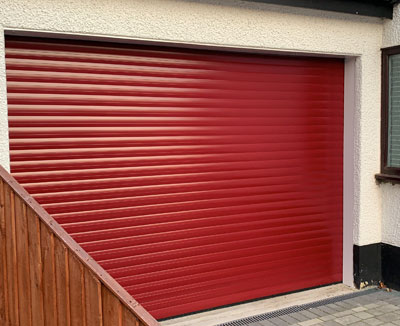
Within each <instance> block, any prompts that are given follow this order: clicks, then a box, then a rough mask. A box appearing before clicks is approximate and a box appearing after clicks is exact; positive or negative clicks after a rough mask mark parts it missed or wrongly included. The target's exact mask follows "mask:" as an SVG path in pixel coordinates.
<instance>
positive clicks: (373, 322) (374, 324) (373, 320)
mask: <svg viewBox="0 0 400 326" xmlns="http://www.w3.org/2000/svg"><path fill="white" fill-rule="evenodd" d="M363 323H365V324H366V325H371V326H378V325H382V324H383V321H382V320H379V319H378V318H370V319H365V320H363Z"/></svg>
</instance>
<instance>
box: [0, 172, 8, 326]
mask: <svg viewBox="0 0 400 326" xmlns="http://www.w3.org/2000/svg"><path fill="white" fill-rule="evenodd" d="M4 187H5V184H4V182H3V180H1V179H0V325H6V324H7V323H8V321H9V319H8V293H7V288H8V284H7V260H6V216H5V199H4Z"/></svg>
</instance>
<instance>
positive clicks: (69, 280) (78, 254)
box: [0, 166, 159, 326]
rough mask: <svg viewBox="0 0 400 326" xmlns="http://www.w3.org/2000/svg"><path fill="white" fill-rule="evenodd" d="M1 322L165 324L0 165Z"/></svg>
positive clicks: (23, 325)
mask: <svg viewBox="0 0 400 326" xmlns="http://www.w3.org/2000/svg"><path fill="white" fill-rule="evenodd" d="M0 325H7V326H8V325H10V326H45V325H46V326H56V325H58V326H109V325H110V326H111V325H112V326H122V325H124V326H125V325H126V326H145V325H147V326H156V325H159V324H158V322H157V321H156V320H155V319H154V318H153V317H152V316H151V315H150V314H149V313H148V312H147V311H146V310H145V309H144V308H143V307H142V306H141V305H139V304H138V303H137V302H136V301H135V300H134V299H133V298H132V297H131V295H130V294H129V293H127V292H126V291H125V290H124V289H123V288H122V287H121V286H120V285H119V284H118V283H117V282H116V281H115V280H114V279H113V278H112V277H111V276H110V275H109V274H108V273H107V272H106V271H105V270H104V269H103V268H101V267H100V266H99V265H98V264H97V263H96V262H95V261H94V260H93V259H92V258H91V257H90V256H89V255H88V254H87V253H86V252H85V251H84V250H83V249H82V248H81V247H80V246H79V245H78V244H77V243H76V242H75V241H74V240H73V239H72V238H71V237H70V236H69V235H68V234H67V233H66V232H65V231H64V229H63V228H61V226H60V225H59V224H58V223H57V222H56V221H55V220H54V219H53V218H52V217H51V216H50V215H49V214H48V213H47V212H46V211H45V210H44V209H43V208H42V207H41V206H40V205H39V204H38V203H37V202H36V201H35V200H34V199H33V198H32V197H31V196H30V195H29V194H28V193H27V192H26V191H25V190H24V189H23V188H22V187H21V186H20V185H19V184H18V183H17V182H16V181H15V179H14V178H13V177H12V176H10V174H9V173H8V172H7V171H5V170H4V169H3V168H2V167H1V166H0Z"/></svg>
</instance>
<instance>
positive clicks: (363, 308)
mask: <svg viewBox="0 0 400 326" xmlns="http://www.w3.org/2000/svg"><path fill="white" fill-rule="evenodd" d="M352 310H353V311H355V312H360V311H365V310H367V308H365V307H357V308H353V309H352Z"/></svg>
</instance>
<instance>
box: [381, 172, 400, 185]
mask: <svg viewBox="0 0 400 326" xmlns="http://www.w3.org/2000/svg"><path fill="white" fill-rule="evenodd" d="M375 179H376V181H377V182H378V183H391V184H400V175H393V174H382V173H378V174H375Z"/></svg>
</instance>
